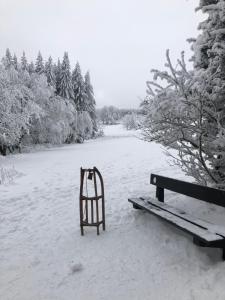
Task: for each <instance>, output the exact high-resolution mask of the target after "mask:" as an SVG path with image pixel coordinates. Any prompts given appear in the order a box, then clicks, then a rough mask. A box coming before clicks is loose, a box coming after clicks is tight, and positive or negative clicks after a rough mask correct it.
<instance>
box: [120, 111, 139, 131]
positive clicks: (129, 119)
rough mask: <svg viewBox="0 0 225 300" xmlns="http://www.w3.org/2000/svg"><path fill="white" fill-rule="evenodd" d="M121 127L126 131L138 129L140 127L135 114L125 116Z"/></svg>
mask: <svg viewBox="0 0 225 300" xmlns="http://www.w3.org/2000/svg"><path fill="white" fill-rule="evenodd" d="M122 122H123V126H124V127H125V128H126V129H127V130H131V129H138V128H140V127H141V124H140V120H139V119H138V116H137V115H136V114H135V113H131V114H127V115H125V116H124V117H123V120H122Z"/></svg>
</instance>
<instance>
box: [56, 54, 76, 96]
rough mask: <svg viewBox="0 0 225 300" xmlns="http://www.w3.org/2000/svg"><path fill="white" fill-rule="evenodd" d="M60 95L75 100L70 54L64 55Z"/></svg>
mask: <svg viewBox="0 0 225 300" xmlns="http://www.w3.org/2000/svg"><path fill="white" fill-rule="evenodd" d="M60 69H61V70H60V82H59V88H58V89H59V95H60V96H61V97H64V98H67V99H70V98H73V89H72V83H71V73H70V62H69V57H68V53H67V52H65V53H64V57H63V61H62V64H61V68H60Z"/></svg>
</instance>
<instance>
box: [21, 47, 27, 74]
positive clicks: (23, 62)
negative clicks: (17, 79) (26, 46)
mask: <svg viewBox="0 0 225 300" xmlns="http://www.w3.org/2000/svg"><path fill="white" fill-rule="evenodd" d="M21 69H22V70H23V71H28V63H27V58H26V55H25V52H24V51H23V55H22V57H21Z"/></svg>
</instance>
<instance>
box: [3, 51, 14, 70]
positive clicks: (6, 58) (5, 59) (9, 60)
mask: <svg viewBox="0 0 225 300" xmlns="http://www.w3.org/2000/svg"><path fill="white" fill-rule="evenodd" d="M2 63H3V65H4V67H5V68H6V69H9V68H10V67H11V66H12V65H13V59H12V55H11V53H10V50H9V48H7V49H6V52H5V56H4V57H3V58H2Z"/></svg>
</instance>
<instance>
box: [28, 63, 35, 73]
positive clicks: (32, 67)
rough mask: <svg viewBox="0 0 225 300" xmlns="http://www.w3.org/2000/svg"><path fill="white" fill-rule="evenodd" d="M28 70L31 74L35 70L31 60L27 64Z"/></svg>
mask: <svg viewBox="0 0 225 300" xmlns="http://www.w3.org/2000/svg"><path fill="white" fill-rule="evenodd" d="M28 72H29V74H32V73H34V72H35V66H34V63H33V62H31V63H30V64H29V66H28Z"/></svg>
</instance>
